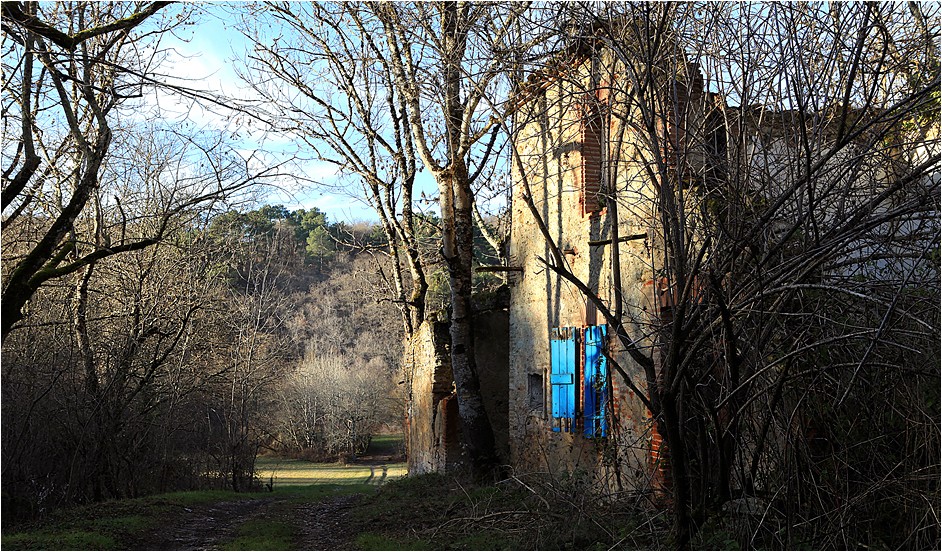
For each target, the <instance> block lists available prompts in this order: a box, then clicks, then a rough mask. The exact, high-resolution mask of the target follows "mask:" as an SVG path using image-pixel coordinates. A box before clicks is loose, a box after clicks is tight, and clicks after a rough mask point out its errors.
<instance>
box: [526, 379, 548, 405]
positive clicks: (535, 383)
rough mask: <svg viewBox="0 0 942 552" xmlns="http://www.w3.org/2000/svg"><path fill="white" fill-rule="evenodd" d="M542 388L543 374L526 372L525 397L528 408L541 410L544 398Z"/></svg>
mask: <svg viewBox="0 0 942 552" xmlns="http://www.w3.org/2000/svg"><path fill="white" fill-rule="evenodd" d="M544 393H545V391H544V388H543V374H528V375H527V398H528V401H527V402H528V403H529V406H530V410H538V411H539V412H543V409H544V408H545V404H546V402H545V400H544V398H543V396H544Z"/></svg>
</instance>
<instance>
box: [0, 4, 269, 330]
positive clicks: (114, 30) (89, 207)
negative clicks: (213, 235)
mask: <svg viewBox="0 0 942 552" xmlns="http://www.w3.org/2000/svg"><path fill="white" fill-rule="evenodd" d="M165 5H166V3H165V2H153V3H136V4H130V3H112V4H101V3H84V2H76V3H55V4H50V5H44V4H43V5H41V4H38V3H27V4H22V3H16V2H9V3H5V4H4V6H3V15H4V22H3V45H4V48H5V49H8V50H9V54H10V55H5V56H4V78H5V79H6V81H5V82H4V86H3V90H4V99H3V102H4V116H3V133H4V151H3V153H4V156H3V157H4V163H5V166H4V169H3V194H2V195H3V198H2V199H3V212H4V218H3V229H4V238H5V239H4V259H5V261H7V262H8V263H9V262H13V264H12V265H10V266H11V268H10V269H9V270H8V271H6V272H5V273H4V279H3V306H2V323H0V324H2V335H3V339H6V337H7V335H8V334H9V332H10V331H11V330H12V329H13V327H14V325H15V324H16V323H17V322H18V321H19V320H20V319H21V318H22V316H23V309H24V307H25V306H26V305H27V303H28V302H29V300H30V298H31V297H32V296H33V294H34V293H35V292H36V290H37V289H38V288H39V287H40V286H41V285H43V284H44V283H45V282H48V281H49V280H51V279H54V278H57V277H60V276H63V275H67V274H71V273H75V272H77V271H79V270H84V269H85V268H86V267H88V266H89V265H91V264H92V263H94V262H96V261H98V260H100V259H103V258H105V257H108V256H111V255H114V254H118V253H122V252H128V251H135V250H141V249H144V248H146V247H149V246H152V245H154V244H155V243H157V242H158V241H159V240H160V239H161V238H162V237H163V236H164V235H165V233H166V232H167V225H168V224H169V223H170V221H171V220H173V218H174V215H175V214H176V213H179V212H181V211H183V210H185V209H187V208H188V207H189V206H191V205H197V204H205V203H209V202H212V201H214V200H218V199H221V198H224V197H226V196H228V195H230V194H232V193H234V192H235V191H237V190H239V189H242V188H244V187H246V186H247V185H249V184H251V183H254V182H255V180H256V178H258V177H260V176H262V175H255V176H249V175H248V172H249V171H248V170H246V169H247V166H248V162H247V161H246V160H239V159H238V158H237V157H233V156H232V154H231V152H226V151H224V148H223V144H221V143H219V142H218V141H217V143H215V144H214V143H212V140H210V141H205V140H202V139H193V137H190V138H189V140H190V141H191V143H192V145H194V146H198V147H202V148H203V153H204V154H205V155H204V157H205V159H204V164H205V165H204V166H208V167H213V168H215V169H216V173H215V175H214V178H212V179H204V178H202V177H203V176H205V172H204V173H202V174H201V175H199V176H198V177H197V178H193V176H190V175H184V176H183V180H180V181H177V182H175V186H172V187H167V188H166V189H165V190H163V191H162V193H164V194H165V195H163V196H161V201H162V202H163V205H164V206H165V210H164V211H162V212H160V213H155V212H153V211H149V215H150V216H152V217H153V218H154V219H155V220H156V223H155V224H154V225H153V226H152V227H151V228H150V230H151V232H150V233H149V234H147V235H143V236H140V235H136V236H135V235H130V234H128V233H127V232H124V231H123V230H122V229H121V226H120V225H121V224H126V223H127V221H122V222H120V223H119V224H118V226H117V227H114V226H113V227H111V228H104V227H98V228H96V229H95V231H96V233H97V234H96V235H95V236H84V235H80V234H79V233H77V232H76V228H75V226H76V223H77V222H78V221H79V220H80V219H81V218H82V217H83V216H96V213H97V214H98V215H101V214H102V213H103V210H104V209H110V210H113V211H121V209H122V205H121V203H120V202H121V198H120V197H118V198H117V199H114V198H113V197H111V196H106V195H103V191H104V190H103V182H102V178H103V173H104V171H105V170H106V166H107V164H108V163H110V162H112V158H113V157H114V152H113V146H114V144H115V142H116V140H117V141H124V140H126V138H125V137H124V135H125V133H127V132H128V131H129V130H130V132H131V133H133V132H137V131H143V129H141V128H132V127H133V125H124V124H120V125H116V124H115V121H116V119H117V117H118V116H119V115H120V116H122V117H125V118H126V119H127V118H132V117H131V116H130V115H129V114H128V113H127V112H122V111H121V110H122V108H123V107H127V106H129V105H132V104H133V102H134V101H135V99H136V98H141V97H142V95H143V93H144V90H145V88H147V87H150V86H153V85H155V84H159V83H160V79H159V78H158V77H157V76H156V75H155V73H154V71H155V70H156V67H157V66H158V65H159V62H160V61H161V59H162V57H163V52H162V51H161V49H160V48H159V47H158V40H159V38H160V36H161V35H162V34H164V33H167V32H169V31H170V30H172V29H173V28H174V27H175V26H176V25H178V24H180V22H182V21H184V20H185V19H186V17H185V14H184V16H181V17H179V18H172V17H160V13H159V12H160V11H161V9H162V8H163V7H164V6H165ZM145 22H146V23H147V25H144V23H145ZM186 139H187V138H184V140H186ZM234 162H240V163H241V165H242V167H241V168H242V169H243V171H242V172H241V173H240V174H234V172H233V163H234ZM160 167H161V166H160V165H159V164H158V165H148V169H146V170H164V171H165V172H164V174H163V175H162V177H167V176H169V172H168V171H169V170H171V168H169V167H166V166H164V167H163V169H161V168H160ZM235 168H236V169H238V167H235ZM178 176H179V175H178ZM15 225H16V230H15V232H16V233H17V235H18V236H22V237H23V240H22V241H19V242H18V243H16V244H15V245H13V244H12V243H11V242H10V241H9V240H8V239H6V238H7V235H8V232H10V231H13V230H14V226H15ZM14 248H15V249H16V253H15V256H14V254H12V250H13V249H14Z"/></svg>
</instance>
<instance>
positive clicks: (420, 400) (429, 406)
mask: <svg viewBox="0 0 942 552" xmlns="http://www.w3.org/2000/svg"><path fill="white" fill-rule="evenodd" d="M449 342H450V338H449V336H448V324H446V323H443V322H424V323H422V325H421V326H419V329H418V331H416V332H415V334H414V335H413V336H412V341H411V342H410V343H409V346H408V348H407V350H406V355H405V358H404V359H403V364H404V366H405V368H406V374H407V381H406V383H407V385H409V386H410V400H409V404H408V409H409V410H408V412H407V420H406V428H407V429H406V452H407V456H408V464H409V473H411V474H420V473H428V472H433V471H439V470H441V469H443V468H444V467H445V466H446V465H447V464H448V462H449V459H451V460H452V461H453V460H454V459H455V457H456V455H457V453H458V451H457V450H456V443H455V442H454V438H453V437H454V435H453V434H454V424H455V422H457V420H452V419H448V418H449V416H448V415H449V414H451V413H452V412H451V411H452V410H455V409H454V406H457V403H455V404H454V405H453V406H452V408H449V406H450V405H449V402H450V401H446V400H445V399H446V398H448V397H450V396H451V394H452V392H453V391H454V378H453V376H452V373H451V361H450V359H449V352H448V344H449ZM456 413H457V412H455V414H456ZM452 418H454V417H452ZM449 430H451V431H450V432H449ZM449 437H451V439H449Z"/></svg>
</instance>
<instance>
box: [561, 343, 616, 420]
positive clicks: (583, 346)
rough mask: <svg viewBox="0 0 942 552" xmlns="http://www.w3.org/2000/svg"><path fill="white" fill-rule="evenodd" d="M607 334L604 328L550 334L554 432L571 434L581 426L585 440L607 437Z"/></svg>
mask: <svg viewBox="0 0 942 552" xmlns="http://www.w3.org/2000/svg"><path fill="white" fill-rule="evenodd" d="M605 335H606V330H605V326H604V325H602V326H589V327H587V328H584V329H580V328H572V327H563V328H553V329H552V331H551V332H550V395H551V398H552V415H553V431H561V432H567V433H572V432H576V431H578V429H577V428H578V426H579V425H581V427H582V431H583V435H585V436H586V437H589V438H595V437H605V436H606V435H607V434H608V424H607V421H606V408H607V406H606V405H607V403H608V365H607V362H606V359H605V356H604V355H603V354H602V350H603V348H604V347H605ZM580 384H581V385H580ZM580 422H581V423H580Z"/></svg>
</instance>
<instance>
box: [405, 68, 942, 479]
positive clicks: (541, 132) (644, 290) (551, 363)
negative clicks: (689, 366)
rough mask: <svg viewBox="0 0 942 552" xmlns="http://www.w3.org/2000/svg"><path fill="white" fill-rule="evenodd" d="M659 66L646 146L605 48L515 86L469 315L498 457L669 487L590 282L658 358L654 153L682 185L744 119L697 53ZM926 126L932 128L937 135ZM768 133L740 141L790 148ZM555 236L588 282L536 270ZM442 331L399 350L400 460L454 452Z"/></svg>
mask: <svg viewBox="0 0 942 552" xmlns="http://www.w3.org/2000/svg"><path fill="white" fill-rule="evenodd" d="M665 67H666V70H665V71H664V72H663V74H665V75H667V77H665V82H664V83H662V86H663V90H664V91H665V92H664V95H663V96H664V100H663V104H662V105H661V106H660V110H661V113H662V115H661V117H660V118H659V119H658V120H659V123H658V128H657V129H656V133H657V137H658V139H659V140H656V142H659V143H660V146H659V148H654V149H652V148H651V140H650V136H645V137H642V136H640V134H641V131H640V130H639V125H637V124H636V122H637V119H638V117H636V116H635V114H634V113H633V112H632V111H631V110H633V109H638V108H637V107H630V108H629V107H628V106H629V105H631V102H629V101H626V99H625V94H627V93H628V88H629V87H628V86H625V85H624V83H623V82H620V81H619V79H623V78H624V77H623V75H624V69H623V68H620V67H619V64H618V63H617V62H615V61H613V58H612V57H611V56H607V55H606V54H605V53H604V52H603V53H599V52H597V51H595V52H594V53H589V52H587V53H582V52H579V51H576V52H575V53H574V54H573V55H572V56H571V57H569V58H568V59H567V60H566V62H565V63H564V64H561V65H560V66H559V67H556V68H553V69H551V70H547V71H546V72H545V73H542V74H538V75H536V76H534V77H531V78H530V79H529V81H528V84H527V86H526V87H525V88H524V94H523V98H524V99H523V100H521V101H520V104H519V106H518V109H517V111H516V113H515V121H514V131H515V139H514V147H515V150H516V155H517V158H518V159H519V163H518V164H516V165H515V166H514V167H513V169H512V171H513V193H512V202H511V205H510V208H511V220H512V225H511V233H510V240H509V244H508V251H507V253H508V255H507V256H508V259H509V261H508V266H507V267H505V268H506V269H507V271H508V275H509V276H508V283H509V299H508V300H507V302H506V304H501V305H496V306H495V305H491V306H490V307H489V308H488V309H486V310H483V311H482V312H481V313H480V314H479V315H478V318H476V320H475V323H476V330H475V332H476V334H475V340H476V343H478V346H477V347H476V354H477V365H478V367H479V371H480V374H479V376H480V379H481V386H482V390H483V391H484V398H485V403H486V408H487V411H488V416H489V417H490V419H491V421H492V423H493V425H494V427H495V436H496V438H497V441H498V443H499V450H498V453H499V455H500V457H501V460H502V461H503V462H505V463H506V464H509V465H511V466H513V467H514V469H517V470H523V471H544V472H553V473H560V472H568V473H575V472H580V473H583V474H586V475H588V476H589V477H590V478H591V479H592V481H593V482H594V483H595V484H597V485H599V486H601V487H603V488H609V489H616V488H618V489H622V488H632V489H639V490H646V489H652V488H654V489H658V488H663V486H664V485H666V484H669V474H668V470H666V469H664V468H665V465H666V463H667V461H668V459H667V457H666V452H665V451H664V450H662V448H661V437H660V435H659V434H658V432H657V428H656V424H655V423H654V421H653V420H652V418H651V414H650V412H649V411H648V410H647V409H646V408H645V406H644V404H643V402H642V401H641V400H640V399H639V398H638V397H637V396H636V395H635V393H633V392H632V391H631V390H630V389H629V388H628V387H627V386H625V385H624V384H623V383H622V379H621V378H620V377H613V376H612V374H611V373H610V372H611V370H610V367H609V365H608V364H609V362H608V360H607V358H606V356H609V357H610V358H613V359H614V360H616V361H617V362H618V364H619V365H620V366H621V367H623V368H625V369H627V370H628V371H632V370H634V375H635V376H636V381H637V383H638V387H640V388H641V389H644V384H643V376H642V375H641V374H642V371H641V369H640V368H639V366H638V365H637V364H636V363H635V362H634V361H633V360H632V358H631V357H630V355H628V353H627V352H626V351H624V350H621V349H620V347H619V346H618V345H617V342H616V340H612V339H607V338H606V337H607V334H608V333H609V332H610V331H611V328H609V327H608V326H607V325H606V321H605V320H604V319H603V317H602V316H601V314H600V313H599V312H598V311H597V309H596V307H595V306H594V305H593V303H592V302H591V301H590V300H588V296H587V292H589V293H591V294H595V295H597V296H598V297H599V298H600V299H601V301H602V302H603V303H604V304H605V305H607V306H613V305H615V304H616V303H620V304H621V305H622V308H623V309H624V314H623V319H624V320H627V321H629V323H628V324H627V326H628V331H629V333H630V334H631V336H630V337H631V338H632V340H633V341H635V342H636V343H638V344H640V345H641V346H642V347H646V348H647V352H648V353H649V354H650V356H651V358H652V359H654V361H655V362H658V354H659V352H658V351H657V350H656V347H655V339H654V335H653V332H654V331H655V330H654V328H655V327H656V326H657V325H658V323H660V322H663V321H664V320H665V319H666V318H667V317H669V316H670V314H671V308H672V306H673V301H674V299H673V297H672V294H673V291H672V290H671V289H670V286H668V285H666V281H665V279H664V278H662V277H660V269H661V268H662V267H663V266H664V258H663V257H664V253H663V252H662V251H661V250H660V249H659V245H658V244H659V243H663V230H662V228H661V227H660V220H661V219H660V218H659V215H658V213H657V212H656V211H657V201H656V199H655V197H654V194H655V192H654V190H653V189H652V187H653V185H652V176H651V171H650V168H649V166H650V165H654V164H660V165H659V168H660V169H661V174H664V173H665V171H666V173H667V174H669V175H670V178H671V179H673V181H674V182H675V183H676V184H677V185H679V186H681V187H683V186H687V185H696V184H698V183H699V184H702V183H704V182H710V181H711V180H714V181H716V180H721V179H723V178H724V171H726V170H727V169H728V168H727V165H726V159H727V140H728V139H729V137H730V136H732V135H734V134H736V133H738V130H740V129H738V128H734V127H735V125H753V124H755V123H753V122H752V120H749V119H747V117H746V116H745V110H738V113H739V115H738V118H737V115H736V114H735V113H731V111H730V110H729V108H728V107H727V106H726V104H725V101H724V99H723V98H722V97H720V96H719V95H717V94H713V93H711V92H709V91H707V90H705V89H704V85H703V78H702V75H701V73H700V69H699V67H698V66H697V65H696V64H695V63H688V62H687V61H686V60H680V61H677V60H675V61H674V62H672V63H668V64H667V65H666V66H665ZM732 111H736V110H732ZM765 115H768V114H764V116H765ZM777 116H778V117H784V116H785V115H783V114H778V115H777ZM768 119H769V120H771V119H772V117H769V118H768ZM776 124H779V125H781V121H779V122H778V123H776ZM753 130H755V132H746V133H739V134H740V135H742V134H747V135H756V136H758V135H761V134H764V136H765V139H769V137H770V134H769V132H768V131H767V129H761V128H758V127H756V128H755V129H753ZM937 136H938V130H937V129H936V130H935V135H934V137H933V140H934V141H933V143H936V146H935V147H936V148H937ZM776 141H777V137H775V136H771V139H770V141H768V142H767V143H766V145H765V146H761V145H760V144H758V143H756V144H746V147H745V148H744V149H745V150H747V151H752V152H755V151H757V148H759V147H767V148H768V147H772V148H775V147H788V146H787V145H785V146H783V145H781V144H780V143H778V144H777V142H776ZM769 144H772V145H771V146H769ZM776 144H777V145H776ZM773 157H774V156H773ZM833 162H834V163H835V164H839V163H840V162H841V159H840V158H835V160H834V161H833ZM691 236H692V239H694V240H696V239H697V236H696V233H695V232H693V233H692V234H691ZM554 248H555V249H558V250H559V251H560V252H561V253H562V255H561V260H562V262H563V264H564V265H565V269H566V270H567V271H568V272H570V273H571V275H572V276H574V277H575V278H576V279H578V280H579V281H580V282H582V283H584V284H585V286H586V287H585V289H580V287H579V286H577V285H575V284H574V283H573V282H572V281H571V280H568V279H567V278H564V277H562V276H561V275H560V274H559V273H558V272H556V271H554V270H551V269H549V268H548V267H547V262H548V261H549V262H554V261H553V260H552V259H553V251H552V250H553V249H554ZM613 257H615V258H613ZM613 267H618V270H617V273H616V272H614V271H613ZM447 344H448V332H447V325H446V324H444V323H426V324H424V325H423V326H422V328H421V329H420V331H419V332H417V334H416V336H415V338H414V339H413V341H412V344H411V346H410V354H409V355H408V356H409V358H407V359H406V365H407V366H409V369H410V370H411V373H412V377H411V397H412V400H411V402H410V407H409V408H410V411H409V416H408V419H409V427H408V437H407V443H408V447H409V462H410V465H409V469H410V472H412V473H422V472H427V471H435V470H441V469H448V468H449V467H450V466H452V465H454V464H456V463H460V461H461V457H462V453H461V449H460V446H459V444H458V443H459V439H458V419H457V405H456V403H455V394H454V386H453V382H452V379H451V373H450V369H449V367H448V355H447V347H448V346H447Z"/></svg>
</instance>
